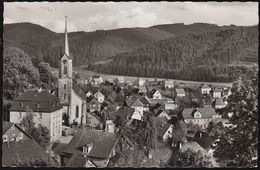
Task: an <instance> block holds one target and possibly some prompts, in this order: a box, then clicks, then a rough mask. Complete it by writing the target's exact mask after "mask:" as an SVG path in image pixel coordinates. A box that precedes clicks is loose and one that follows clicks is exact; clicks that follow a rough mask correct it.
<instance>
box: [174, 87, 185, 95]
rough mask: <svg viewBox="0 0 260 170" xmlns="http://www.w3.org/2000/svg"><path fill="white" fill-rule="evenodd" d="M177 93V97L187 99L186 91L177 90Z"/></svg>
mask: <svg viewBox="0 0 260 170" xmlns="http://www.w3.org/2000/svg"><path fill="white" fill-rule="evenodd" d="M175 92H176V96H177V97H185V91H184V89H181V88H176V89H175Z"/></svg>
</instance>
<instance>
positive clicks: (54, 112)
mask: <svg viewBox="0 0 260 170" xmlns="http://www.w3.org/2000/svg"><path fill="white" fill-rule="evenodd" d="M28 111H30V112H32V113H33V115H34V122H35V123H36V124H38V125H39V124H41V125H43V126H46V127H47V128H48V130H49V131H50V137H51V139H50V140H51V142H53V141H55V140H57V139H59V138H60V136H61V126H62V114H63V112H64V110H63V107H62V105H61V104H60V102H59V99H58V97H56V96H54V95H52V94H50V93H48V92H47V91H41V90H38V91H27V92H24V93H23V94H22V95H20V96H18V97H17V98H15V99H14V101H13V104H12V106H11V107H10V122H13V123H20V122H21V121H22V119H23V118H24V117H25V116H26V115H28V114H29V112H28Z"/></svg>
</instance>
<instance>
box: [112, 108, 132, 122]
mask: <svg viewBox="0 0 260 170" xmlns="http://www.w3.org/2000/svg"><path fill="white" fill-rule="evenodd" d="M134 111H135V109H134V108H131V107H120V108H119V109H118V110H117V111H116V113H115V115H116V116H120V117H122V118H125V119H126V118H127V117H131V116H132V115H133V113H134Z"/></svg>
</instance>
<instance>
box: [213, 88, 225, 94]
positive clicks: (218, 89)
mask: <svg viewBox="0 0 260 170" xmlns="http://www.w3.org/2000/svg"><path fill="white" fill-rule="evenodd" d="M222 91H223V89H220V88H216V89H214V90H213V93H214V92H219V93H221V92H222Z"/></svg>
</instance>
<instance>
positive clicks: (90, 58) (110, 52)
mask: <svg viewBox="0 0 260 170" xmlns="http://www.w3.org/2000/svg"><path fill="white" fill-rule="evenodd" d="M224 28H226V27H220V26H217V25H213V24H205V23H196V24H191V25H184V24H182V23H178V24H167V25H157V26H153V27H149V28H123V29H115V30H106V31H103V30H98V31H94V32H73V33H69V45H70V52H71V53H72V54H73V59H74V60H73V65H74V66H79V65H80V64H91V63H94V62H97V61H102V60H106V59H107V58H109V57H111V56H114V55H116V54H118V53H121V52H129V51H131V50H133V49H136V48H137V47H140V46H141V45H143V44H147V43H152V42H156V41H159V40H163V39H168V38H170V37H173V36H176V35H180V34H186V33H196V32H205V31H219V30H221V29H224ZM3 36H4V48H6V47H17V48H20V49H21V50H23V51H24V52H26V53H27V54H28V55H29V56H30V57H31V58H32V61H33V63H34V64H35V65H37V63H39V62H40V61H45V62H48V63H50V64H51V65H52V66H54V67H57V66H58V61H59V58H60V57H61V55H62V53H63V48H64V47H63V45H64V43H63V42H64V34H62V33H55V32H52V31H50V30H48V29H46V28H44V27H41V26H39V25H35V24H31V23H17V24H5V25H4V35H3Z"/></svg>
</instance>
